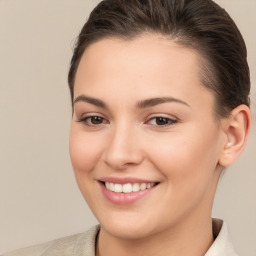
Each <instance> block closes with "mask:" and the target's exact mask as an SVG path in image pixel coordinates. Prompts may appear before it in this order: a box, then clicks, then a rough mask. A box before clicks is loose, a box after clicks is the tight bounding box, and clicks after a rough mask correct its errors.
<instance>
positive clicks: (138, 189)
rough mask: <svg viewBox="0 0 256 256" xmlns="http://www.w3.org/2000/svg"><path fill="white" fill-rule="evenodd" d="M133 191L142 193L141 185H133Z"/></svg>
mask: <svg viewBox="0 0 256 256" xmlns="http://www.w3.org/2000/svg"><path fill="white" fill-rule="evenodd" d="M132 191H133V192H137V191H140V185H139V184H138V183H134V184H133V185H132Z"/></svg>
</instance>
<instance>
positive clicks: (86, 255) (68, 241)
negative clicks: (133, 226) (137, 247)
mask: <svg viewBox="0 0 256 256" xmlns="http://www.w3.org/2000/svg"><path fill="white" fill-rule="evenodd" d="M99 229H100V226H95V227H93V228H91V229H90V230H88V231H87V232H85V233H83V234H77V235H73V236H69V237H65V238H61V239H58V240H55V241H52V242H49V243H45V244H41V245H37V246H32V247H28V248H24V249H20V250H17V251H14V252H10V253H6V254H3V255H2V256H95V243H96V237H97V234H98V232H99ZM213 234H214V236H215V237H216V239H215V241H214V243H213V244H212V246H211V248H210V249H209V250H208V252H207V253H206V254H205V256H237V254H236V253H235V251H234V249H233V246H232V243H231V240H230V238H229V234H228V230H227V226H226V224H225V222H223V221H222V220H219V219H213Z"/></svg>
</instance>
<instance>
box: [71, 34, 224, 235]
mask: <svg viewBox="0 0 256 256" xmlns="http://www.w3.org/2000/svg"><path fill="white" fill-rule="evenodd" d="M199 63H200V59H199V56H198V55H197V53H196V52H195V51H193V50H192V49H188V48H184V47H181V46H179V45H177V44H175V43H174V42H172V41H169V40H167V39H163V38H159V37H157V36H156V35H143V36H141V37H138V38H136V39H134V40H131V41H124V40H122V39H118V38H112V39H103V40H101V41H99V42H97V43H94V44H92V45H90V46H89V47H88V48H87V49H86V51H85V53H84V55H83V57H82V59H81V62H80V64H79V67H78V70H77V74H76V81H75V86H74V115H73V119H72V125H71V132H70V154H71V160H72V165H73V168H74V172H75V176H76V179H77V183H78V185H79V188H80V190H81V192H82V194H83V196H84V198H85V200H86V201H87V203H88V205H89V206H90V208H91V210H92V211H93V213H94V215H95V216H96V217H97V219H98V220H99V222H100V223H101V225H102V227H103V230H105V231H106V232H108V233H109V234H112V235H114V236H117V237H122V238H142V237H145V236H148V235H152V234H156V233H158V232H162V231H166V230H171V229H173V228H174V227H178V226H181V225H183V224H188V223H192V222H197V221H200V220H202V219H203V218H210V214H211V207H212V201H213V197H214V193H215V189H216V186H217V181H218V178H219V174H220V170H221V168H220V167H219V165H218V160H219V157H220V154H221V149H222V147H223V143H224V138H225V133H224V129H222V123H221V122H217V121H216V117H215V115H214V96H213V94H212V92H210V91H209V90H207V89H206V88H205V87H204V86H202V84H201V80H200V68H199ZM106 186H107V187H106Z"/></svg>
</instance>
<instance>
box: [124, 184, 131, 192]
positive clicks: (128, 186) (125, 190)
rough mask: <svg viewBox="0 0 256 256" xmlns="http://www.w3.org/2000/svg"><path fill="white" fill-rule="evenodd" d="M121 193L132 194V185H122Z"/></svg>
mask: <svg viewBox="0 0 256 256" xmlns="http://www.w3.org/2000/svg"><path fill="white" fill-rule="evenodd" d="M123 192H124V193H131V192H132V184H130V183H128V184H124V185H123Z"/></svg>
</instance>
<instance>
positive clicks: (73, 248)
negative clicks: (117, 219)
mask: <svg viewBox="0 0 256 256" xmlns="http://www.w3.org/2000/svg"><path fill="white" fill-rule="evenodd" d="M98 231H99V226H95V227H92V228H91V229H89V230H88V231H86V232H85V233H81V234H75V235H72V236H68V237H64V238H60V239H57V240H54V241H51V242H48V243H43V244H39V245H35V246H31V247H27V248H23V249H19V250H16V251H13V252H9V253H5V254H3V255H2V256H71V255H72V256H73V255H74V256H79V255H86V256H94V255H95V251H94V250H95V242H96V237H97V234H98ZM82 251H83V254H82ZM84 253H85V254H84Z"/></svg>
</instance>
